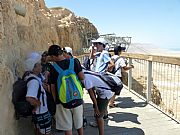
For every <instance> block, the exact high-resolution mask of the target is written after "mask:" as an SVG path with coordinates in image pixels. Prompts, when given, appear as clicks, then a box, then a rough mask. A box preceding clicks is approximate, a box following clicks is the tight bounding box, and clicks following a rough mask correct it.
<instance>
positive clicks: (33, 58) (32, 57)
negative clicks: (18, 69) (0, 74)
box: [24, 52, 42, 71]
mask: <svg viewBox="0 0 180 135" xmlns="http://www.w3.org/2000/svg"><path fill="white" fill-rule="evenodd" d="M41 57H42V56H41V55H40V54H39V53H37V52H33V53H30V54H29V55H28V57H27V59H26V60H25V62H24V64H25V70H26V71H32V70H33V68H34V65H35V64H36V63H38V62H41Z"/></svg>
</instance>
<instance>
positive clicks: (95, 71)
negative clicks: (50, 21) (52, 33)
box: [24, 37, 134, 135]
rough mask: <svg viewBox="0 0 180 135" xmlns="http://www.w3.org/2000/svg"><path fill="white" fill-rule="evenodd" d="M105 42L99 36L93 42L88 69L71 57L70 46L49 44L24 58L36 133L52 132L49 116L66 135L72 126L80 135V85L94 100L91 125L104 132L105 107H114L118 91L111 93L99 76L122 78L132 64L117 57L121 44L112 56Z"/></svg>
mask: <svg viewBox="0 0 180 135" xmlns="http://www.w3.org/2000/svg"><path fill="white" fill-rule="evenodd" d="M107 44H108V43H107V41H106V40H105V39H104V38H101V37H100V38H98V39H97V40H93V41H92V46H91V48H90V55H89V57H88V60H89V68H88V69H87V68H86V67H85V66H83V64H82V63H80V61H79V60H78V59H77V58H74V56H73V52H72V48H70V47H64V48H61V47H60V46H59V45H51V46H50V47H49V48H48V51H45V52H44V53H43V54H39V53H37V52H33V53H31V54H30V55H29V56H28V57H27V59H26V60H25V69H26V71H28V74H26V75H25V77H24V79H25V80H26V81H27V80H28V82H27V94H26V100H27V101H28V102H29V103H30V104H31V105H32V106H33V109H32V114H33V121H34V123H35V134H36V135H51V128H52V118H54V119H55V128H56V129H57V130H62V131H64V132H65V135H72V129H73V126H74V128H75V129H77V132H78V134H79V135H83V118H84V113H83V87H84V88H85V89H86V90H87V91H88V93H89V96H90V98H91V100H92V102H93V108H94V118H95V121H93V122H90V125H91V126H94V127H98V129H99V135H104V120H105V119H107V118H108V106H109V107H110V108H114V107H116V104H114V103H115V102H114V101H115V96H116V95H119V94H120V91H121V90H119V91H117V92H113V91H112V90H111V87H110V86H109V85H108V84H107V82H105V81H104V80H103V79H102V78H101V77H99V76H101V75H103V74H105V73H107V72H111V73H113V74H114V75H115V76H117V77H118V78H119V79H122V74H121V71H122V70H129V69H131V68H134V66H133V65H130V66H127V63H126V61H125V59H124V58H123V57H121V56H120V53H121V52H122V51H123V50H122V48H121V46H116V47H115V48H114V55H113V56H112V57H111V56H110V54H109V52H108V51H107V50H106V49H105V48H106V45H107ZM32 77H33V79H30V78H32ZM48 94H51V96H52V99H53V101H54V103H55V109H52V108H51V106H49V101H48V100H49V98H48V97H49V96H48ZM53 115H54V116H53Z"/></svg>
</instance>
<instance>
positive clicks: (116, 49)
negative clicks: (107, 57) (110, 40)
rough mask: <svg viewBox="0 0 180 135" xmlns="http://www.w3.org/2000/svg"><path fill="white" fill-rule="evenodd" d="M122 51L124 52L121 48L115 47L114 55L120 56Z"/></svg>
mask: <svg viewBox="0 0 180 135" xmlns="http://www.w3.org/2000/svg"><path fill="white" fill-rule="evenodd" d="M121 51H122V48H121V46H115V47H114V54H115V55H118V53H119V52H121Z"/></svg>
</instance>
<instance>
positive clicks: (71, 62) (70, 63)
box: [68, 58, 74, 70]
mask: <svg viewBox="0 0 180 135" xmlns="http://www.w3.org/2000/svg"><path fill="white" fill-rule="evenodd" d="M68 69H70V70H74V58H71V59H70V62H69V68H68Z"/></svg>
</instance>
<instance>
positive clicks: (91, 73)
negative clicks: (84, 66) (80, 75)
mask: <svg viewBox="0 0 180 135" xmlns="http://www.w3.org/2000/svg"><path fill="white" fill-rule="evenodd" d="M84 74H90V75H94V76H97V77H99V78H100V79H101V80H103V81H104V82H105V83H106V84H107V85H108V86H109V87H110V88H111V86H110V85H109V83H108V82H107V81H106V80H104V78H103V77H102V76H101V75H100V74H97V73H93V72H84ZM97 88H102V89H107V90H111V89H108V88H105V87H97Z"/></svg>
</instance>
